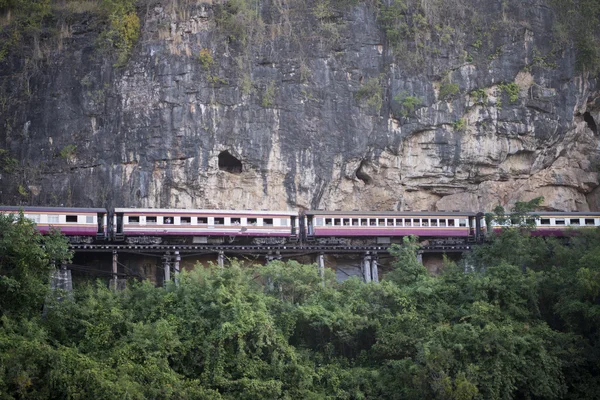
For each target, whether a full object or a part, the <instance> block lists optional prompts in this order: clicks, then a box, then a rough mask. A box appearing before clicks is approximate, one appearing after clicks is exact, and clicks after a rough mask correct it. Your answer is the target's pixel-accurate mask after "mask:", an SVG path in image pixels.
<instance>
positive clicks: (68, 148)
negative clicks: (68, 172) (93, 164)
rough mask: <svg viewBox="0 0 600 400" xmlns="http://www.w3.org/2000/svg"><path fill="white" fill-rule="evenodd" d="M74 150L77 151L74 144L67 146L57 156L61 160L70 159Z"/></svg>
mask: <svg viewBox="0 0 600 400" xmlns="http://www.w3.org/2000/svg"><path fill="white" fill-rule="evenodd" d="M75 150H77V146H76V145H74V144H68V145H66V146H65V147H63V149H62V150H61V151H60V153H58V156H59V157H60V158H63V159H65V160H66V159H68V158H71V157H73V156H74V155H75Z"/></svg>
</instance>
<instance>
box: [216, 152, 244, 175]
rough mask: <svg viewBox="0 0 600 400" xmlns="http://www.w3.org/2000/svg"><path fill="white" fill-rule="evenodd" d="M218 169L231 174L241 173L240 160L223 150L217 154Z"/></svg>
mask: <svg viewBox="0 0 600 400" xmlns="http://www.w3.org/2000/svg"><path fill="white" fill-rule="evenodd" d="M219 169H220V170H221V171H225V172H229V173H231V174H241V173H242V162H241V161H240V160H238V159H237V158H235V157H234V156H232V155H231V153H230V152H229V151H227V150H225V151H222V152H221V153H220V154H219Z"/></svg>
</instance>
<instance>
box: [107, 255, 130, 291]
mask: <svg viewBox="0 0 600 400" xmlns="http://www.w3.org/2000/svg"><path fill="white" fill-rule="evenodd" d="M125 282H126V280H125V279H119V255H118V253H117V251H116V250H113V252H112V278H111V279H110V281H109V282H108V287H109V288H110V289H111V290H119V289H124V288H125Z"/></svg>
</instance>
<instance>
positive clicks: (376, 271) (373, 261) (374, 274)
mask: <svg viewBox="0 0 600 400" xmlns="http://www.w3.org/2000/svg"><path fill="white" fill-rule="evenodd" d="M371 277H372V278H373V282H375V283H379V268H378V266H377V253H373V256H372V257H371Z"/></svg>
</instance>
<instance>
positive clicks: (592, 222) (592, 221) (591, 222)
mask: <svg viewBox="0 0 600 400" xmlns="http://www.w3.org/2000/svg"><path fill="white" fill-rule="evenodd" d="M585 224H586V225H588V226H590V225H591V226H594V218H586V219H585Z"/></svg>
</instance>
